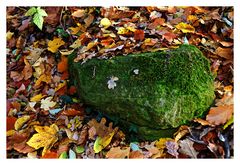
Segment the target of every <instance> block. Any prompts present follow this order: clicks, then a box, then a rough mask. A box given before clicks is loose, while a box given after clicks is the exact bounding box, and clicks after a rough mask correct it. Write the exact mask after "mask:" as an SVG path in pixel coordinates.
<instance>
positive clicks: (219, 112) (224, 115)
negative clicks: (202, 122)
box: [206, 105, 233, 125]
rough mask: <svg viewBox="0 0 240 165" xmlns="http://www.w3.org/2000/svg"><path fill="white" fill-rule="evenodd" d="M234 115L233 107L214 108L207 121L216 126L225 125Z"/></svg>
mask: <svg viewBox="0 0 240 165" xmlns="http://www.w3.org/2000/svg"><path fill="white" fill-rule="evenodd" d="M232 115H233V105H225V106H219V107H212V108H211V109H210V111H209V112H208V115H207V117H206V120H207V121H208V122H210V123H212V124H214V125H220V124H225V123H226V122H227V121H228V120H229V119H230V118H231V117H232Z"/></svg>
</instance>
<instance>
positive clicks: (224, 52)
mask: <svg viewBox="0 0 240 165" xmlns="http://www.w3.org/2000/svg"><path fill="white" fill-rule="evenodd" d="M215 53H216V54H217V55H219V56H220V57H223V58H225V59H228V60H230V59H232V57H233V49H232V48H221V47H218V48H217V49H216V51H215Z"/></svg>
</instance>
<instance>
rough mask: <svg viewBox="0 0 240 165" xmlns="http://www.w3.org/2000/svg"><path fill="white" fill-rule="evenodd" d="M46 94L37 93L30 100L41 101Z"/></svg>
mask: <svg viewBox="0 0 240 165" xmlns="http://www.w3.org/2000/svg"><path fill="white" fill-rule="evenodd" d="M45 96H46V95H42V94H41V93H40V94H38V95H35V96H33V97H32V98H31V99H30V101H31V102H37V101H40V100H41V99H42V98H43V97H45Z"/></svg>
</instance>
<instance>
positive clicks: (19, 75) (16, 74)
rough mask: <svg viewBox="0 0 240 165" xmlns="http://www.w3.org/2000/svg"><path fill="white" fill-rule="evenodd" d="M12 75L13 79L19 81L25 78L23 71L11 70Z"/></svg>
mask: <svg viewBox="0 0 240 165" xmlns="http://www.w3.org/2000/svg"><path fill="white" fill-rule="evenodd" d="M10 77H11V78H12V79H13V81H14V82H15V81H16V82H18V81H21V80H22V79H23V78H24V75H23V74H22V73H19V72H17V71H11V72H10Z"/></svg>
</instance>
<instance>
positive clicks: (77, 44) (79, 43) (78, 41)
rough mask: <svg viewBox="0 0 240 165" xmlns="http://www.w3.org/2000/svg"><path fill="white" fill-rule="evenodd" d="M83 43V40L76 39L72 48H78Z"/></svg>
mask: <svg viewBox="0 0 240 165" xmlns="http://www.w3.org/2000/svg"><path fill="white" fill-rule="evenodd" d="M81 45H82V43H81V40H80V39H77V40H76V41H74V43H73V44H72V45H70V48H73V49H76V48H78V47H80V46H81Z"/></svg>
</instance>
